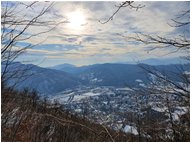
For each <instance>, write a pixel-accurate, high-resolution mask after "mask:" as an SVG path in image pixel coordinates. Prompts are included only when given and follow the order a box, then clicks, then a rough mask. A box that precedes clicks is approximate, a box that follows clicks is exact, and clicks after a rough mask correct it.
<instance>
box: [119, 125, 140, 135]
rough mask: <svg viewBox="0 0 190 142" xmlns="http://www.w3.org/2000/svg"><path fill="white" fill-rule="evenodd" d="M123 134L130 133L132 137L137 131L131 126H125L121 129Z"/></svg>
mask: <svg viewBox="0 0 190 142" xmlns="http://www.w3.org/2000/svg"><path fill="white" fill-rule="evenodd" d="M123 131H124V132H125V133H132V134H134V135H138V132H137V129H136V128H135V127H133V126H130V125H126V126H125V127H124V129H123Z"/></svg>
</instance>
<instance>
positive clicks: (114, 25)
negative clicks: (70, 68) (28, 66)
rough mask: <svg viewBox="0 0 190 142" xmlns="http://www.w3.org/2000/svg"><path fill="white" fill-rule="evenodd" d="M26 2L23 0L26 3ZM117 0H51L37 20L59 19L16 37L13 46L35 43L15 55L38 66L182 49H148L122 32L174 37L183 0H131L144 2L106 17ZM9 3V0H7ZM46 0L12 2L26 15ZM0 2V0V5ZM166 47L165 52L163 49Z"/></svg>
mask: <svg viewBox="0 0 190 142" xmlns="http://www.w3.org/2000/svg"><path fill="white" fill-rule="evenodd" d="M27 4H28V3H27ZM118 4H119V2H101V1H99V2H93V1H91V2H55V3H54V5H53V7H52V8H51V10H50V11H48V12H47V13H46V14H44V15H43V17H42V19H41V20H49V19H50V20H52V21H55V22H57V23H58V22H62V23H61V24H59V25H58V26H57V27H56V28H54V29H53V30H52V31H50V32H48V33H46V34H42V35H39V36H36V37H34V38H31V39H30V40H26V41H20V42H18V43H17V47H24V46H26V45H28V44H30V45H35V44H38V45H36V46H34V47H33V48H31V49H28V51H27V53H25V54H23V55H22V56H20V57H19V59H18V60H20V61H30V62H31V63H34V64H38V65H40V66H43V67H47V66H53V65H57V64H63V63H70V64H74V65H77V66H81V65H88V64H95V63H108V62H110V63H113V62H114V63H115V62H117V63H118V62H119V63H121V62H122V63H123V62H131V61H133V62H134V61H135V62H137V61H140V60H144V59H149V58H158V59H163V58H174V57H179V56H183V55H184V51H180V52H177V53H176V52H175V53H171V52H172V51H173V50H175V49H174V48H164V49H155V50H151V48H152V47H150V46H147V45H144V44H141V43H137V42H132V41H128V40H127V38H125V37H127V36H131V35H133V34H135V33H145V34H151V35H162V36H164V37H167V36H168V37H174V36H176V35H178V34H180V33H181V32H183V29H179V28H178V29H176V28H175V27H171V26H170V24H172V23H171V22H172V21H171V19H174V18H175V17H176V16H177V15H179V14H180V13H181V12H182V11H184V10H185V9H187V8H188V7H189V6H190V4H189V3H188V2H135V3H134V4H135V5H138V4H141V5H145V7H143V8H141V9H139V10H138V11H136V10H134V9H130V8H123V9H121V10H120V11H119V12H118V13H117V14H116V15H115V16H114V19H113V20H111V21H109V22H108V23H106V24H102V23H101V22H104V21H106V20H107V19H108V18H109V17H110V16H111V15H112V14H113V13H114V12H115V10H117V7H116V5H118ZM9 5H10V7H14V6H15V2H12V3H11V2H9ZM47 5H49V2H40V3H35V4H34V5H32V7H31V8H30V7H28V8H26V7H24V5H22V6H20V7H18V8H17V9H18V11H22V12H20V13H19V12H18V14H16V16H20V17H22V15H23V14H25V13H28V14H27V18H30V16H31V17H32V16H33V15H35V14H38V13H39V11H40V10H41V9H42V8H43V7H44V6H47ZM4 6H5V2H4V3H2V6H1V7H2V8H3V7H4ZM46 28H47V27H41V26H40V27H36V26H35V27H31V28H29V29H28V30H27V31H26V32H25V34H24V35H23V36H27V35H32V34H34V33H38V32H41V31H43V30H45V29H46ZM168 53H171V54H168Z"/></svg>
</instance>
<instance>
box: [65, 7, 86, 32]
mask: <svg viewBox="0 0 190 142" xmlns="http://www.w3.org/2000/svg"><path fill="white" fill-rule="evenodd" d="M68 21H69V23H68V25H67V27H68V28H70V29H71V30H77V31H80V30H83V29H84V25H85V24H86V17H85V14H84V13H83V12H82V11H79V10H76V11H74V12H71V13H68Z"/></svg>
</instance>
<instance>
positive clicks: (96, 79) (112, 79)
mask: <svg viewBox="0 0 190 142" xmlns="http://www.w3.org/2000/svg"><path fill="white" fill-rule="evenodd" d="M140 65H141V66H144V67H146V68H156V69H157V70H159V71H161V72H164V73H165V74H166V75H167V76H169V77H170V78H171V79H174V80H176V81H179V78H178V76H177V75H176V73H179V72H180V71H182V69H183V71H190V68H189V65H188V66H187V65H181V64H176V65H174V64H172V65H157V66H150V65H146V64H140ZM18 67H19V68H25V67H26V68H28V67H30V70H29V71H30V73H32V74H33V75H32V76H31V77H29V78H27V79H26V80H24V81H22V82H21V83H20V84H19V85H18V86H17V88H18V89H23V88H30V89H35V90H37V91H38V92H39V93H42V94H54V93H57V92H60V91H63V90H65V89H72V88H76V87H78V86H82V85H83V86H115V87H124V86H131V87H133V86H137V85H139V84H140V83H141V84H147V83H149V79H150V75H149V74H148V73H147V72H145V70H144V69H142V68H140V67H139V65H137V64H113V63H106V64H94V65H89V66H82V67H76V66H74V65H70V64H63V65H58V66H55V67H51V68H42V67H39V66H35V65H32V64H30V65H24V64H21V63H17V68H18ZM14 69H15V65H14V67H12V68H10V70H14ZM12 82H14V79H12V81H10V84H12Z"/></svg>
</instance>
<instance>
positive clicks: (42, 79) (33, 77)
mask: <svg viewBox="0 0 190 142" xmlns="http://www.w3.org/2000/svg"><path fill="white" fill-rule="evenodd" d="M28 69H29V70H28ZM2 70H3V69H2ZM9 70H11V71H13V70H15V71H17V70H18V71H21V70H26V71H28V72H29V73H28V75H29V76H25V77H26V79H24V80H23V79H21V78H20V80H22V81H20V82H19V83H18V85H16V88H17V89H23V88H29V89H30V90H31V89H35V90H36V91H38V92H39V93H42V94H52V93H56V92H59V91H62V90H64V89H67V88H73V87H76V86H78V85H81V83H82V81H81V80H80V79H79V78H78V77H76V76H73V75H72V74H69V73H66V72H64V71H59V70H54V69H47V68H41V67H39V66H35V65H32V64H27V65H25V64H21V63H16V64H14V65H13V66H10V67H9ZM25 77H24V78H25ZM17 80H18V79H17ZM15 81H16V79H15V78H13V79H10V80H9V85H10V86H11V85H13V84H14V83H15Z"/></svg>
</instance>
